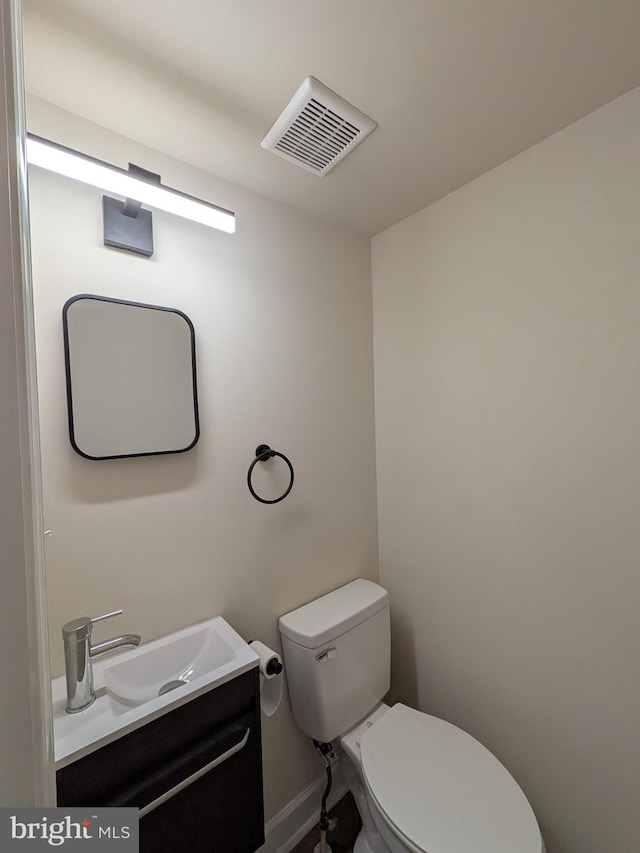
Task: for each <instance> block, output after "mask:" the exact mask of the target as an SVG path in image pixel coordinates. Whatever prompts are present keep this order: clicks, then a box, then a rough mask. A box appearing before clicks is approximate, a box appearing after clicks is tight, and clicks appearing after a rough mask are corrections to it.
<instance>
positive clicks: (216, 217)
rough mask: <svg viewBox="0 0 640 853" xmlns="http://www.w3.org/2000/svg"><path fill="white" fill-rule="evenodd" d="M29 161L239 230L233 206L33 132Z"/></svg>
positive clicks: (158, 207)
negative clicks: (148, 177)
mask: <svg viewBox="0 0 640 853" xmlns="http://www.w3.org/2000/svg"><path fill="white" fill-rule="evenodd" d="M27 162H28V163H29V164H30V165H33V166H40V167H41V168H43V169H48V170H49V171H51V172H57V173H58V174H59V175H65V176H66V177H68V178H73V179H74V180H76V181H82V183H85V184H90V185H91V186H93V187H98V189H101V190H106V191H107V192H112V193H116V195H120V196H124V198H128V199H134V200H135V201H139V202H141V203H142V204H146V205H148V206H149V207H153V208H156V210H164V211H166V212H167V213H173V214H175V215H176V216H182V217H183V218H184V219H190V220H192V221H193V222H200V223H202V225H208V226H209V228H217V229H218V230H220V231H226V232H227V234H233V233H234V231H235V230H236V217H235V214H234V213H232V212H231V211H230V210H225V209H224V208H223V207H217V206H216V205H215V204H209V203H208V202H206V201H201V200H200V199H198V198H194V197H193V196H190V195H187V194H186V193H182V192H180V191H179V190H174V189H171V188H170V187H164V186H162V185H161V184H156V183H149V182H148V181H146V180H144V179H143V178H138V177H134V176H133V175H132V174H131V173H130V172H127V170H126V169H120V168H119V167H118V166H111V165H110V164H109V163H105V162H103V161H102V160H96V159H94V158H93V157H89V156H87V155H86V154H81V153H80V152H79V151H74V150H73V149H72V148H66V147H65V146H64V145H58V144H57V143H56V142H50V141H49V140H48V139H43V138H42V137H40V136H34V135H33V134H31V133H29V134H27Z"/></svg>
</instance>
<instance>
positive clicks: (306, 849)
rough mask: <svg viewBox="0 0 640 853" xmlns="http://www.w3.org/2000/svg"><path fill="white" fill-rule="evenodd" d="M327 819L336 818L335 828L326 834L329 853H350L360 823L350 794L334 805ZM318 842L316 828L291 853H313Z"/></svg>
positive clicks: (318, 830)
mask: <svg viewBox="0 0 640 853" xmlns="http://www.w3.org/2000/svg"><path fill="white" fill-rule="evenodd" d="M329 817H332V818H336V819H337V821H338V822H337V824H336V828H335V829H333V830H331V832H328V833H327V841H328V842H329V844H330V846H331V853H352V851H353V845H354V842H355V840H356V837H357V835H358V833H359V832H360V827H361V826H362V822H361V821H360V815H359V814H358V810H357V808H356V804H355V802H354V801H353V797H352V796H351V794H345V796H344V797H343V798H342V799H341V800H340V801H339V802H338V803H336V805H335V807H334V808H333V809H331V811H330V812H329ZM319 841H320V829H319V828H318V826H317V825H316V826H314V828H313V829H312V830H311V831H310V832H308V833H307V834H306V835H305V837H304V838H303V839H302V841H300V842H299V843H298V844H296V846H295V847H294V848H293V850H292V851H291V853H313V848H314V847H315V846H316V844H318V842H319Z"/></svg>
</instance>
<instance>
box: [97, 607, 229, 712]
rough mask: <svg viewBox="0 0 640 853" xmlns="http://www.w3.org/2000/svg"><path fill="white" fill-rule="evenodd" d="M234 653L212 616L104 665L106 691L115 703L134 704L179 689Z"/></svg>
mask: <svg viewBox="0 0 640 853" xmlns="http://www.w3.org/2000/svg"><path fill="white" fill-rule="evenodd" d="M224 624H225V625H226V622H225V623H224ZM234 657H235V653H234V650H233V648H232V647H231V646H230V645H229V643H228V642H227V641H226V640H225V639H224V637H223V636H222V634H221V632H220V630H219V624H218V621H217V620H215V619H214V620H211V621H210V622H208V623H205V624H202V625H195V626H193V627H192V628H186V629H185V630H184V631H179V632H178V633H177V634H172V635H171V636H169V637H164V638H163V639H161V640H156V641H155V642H154V643H149V645H148V646H142V647H141V648H138V649H136V650H135V651H133V652H131V654H128V655H126V656H124V657H123V659H122V660H118V661H114V662H113V663H110V664H109V665H108V666H105V668H104V669H103V671H102V674H103V677H104V684H105V687H106V688H107V693H108V694H109V695H110V696H112V697H113V698H114V699H115V700H116V703H122V704H123V705H125V706H127V707H128V708H135V707H136V706H137V705H142V704H143V703H144V702H150V701H151V700H152V699H157V698H158V696H161V695H164V694H165V693H169V692H170V691H171V690H174V689H176V690H181V691H183V690H184V689H185V688H186V687H188V686H189V685H190V684H191V682H193V681H196V680H197V679H199V678H206V677H207V675H208V674H209V673H214V672H216V671H217V670H219V669H220V668H221V667H224V666H225V665H226V664H228V663H229V662H230V661H232V660H233V659H234ZM171 698H174V697H171ZM115 710H116V711H117V712H120V710H121V709H120V708H116V709H115Z"/></svg>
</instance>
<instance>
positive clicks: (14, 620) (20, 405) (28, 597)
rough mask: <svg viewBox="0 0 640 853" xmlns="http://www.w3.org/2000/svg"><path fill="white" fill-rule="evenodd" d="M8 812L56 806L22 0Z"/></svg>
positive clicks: (3, 34)
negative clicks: (31, 258)
mask: <svg viewBox="0 0 640 853" xmlns="http://www.w3.org/2000/svg"><path fill="white" fill-rule="evenodd" d="M0 62H1V65H2V84H1V85H0V691H1V692H0V696H1V699H0V806H29V805H38V806H51V805H55V773H54V750H53V733H52V712H51V691H50V675H49V654H48V631H47V618H46V592H45V574H44V530H43V513H42V480H41V469H40V441H39V427H38V409H37V406H38V403H37V389H36V366H35V345H34V319H33V317H34V314H33V299H32V290H31V270H30V252H29V215H28V202H27V170H26V158H25V118H24V76H23V67H22V0H0Z"/></svg>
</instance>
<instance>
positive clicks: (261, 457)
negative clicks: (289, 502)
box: [247, 444, 293, 504]
mask: <svg viewBox="0 0 640 853" xmlns="http://www.w3.org/2000/svg"><path fill="white" fill-rule="evenodd" d="M274 456H279V457H280V459H284V461H285V462H286V463H287V465H288V466H289V473H290V475H291V480H290V481H289V485H288V486H287V489H286V491H284V492H283V494H281V495H280V497H279V498H275V499H274V500H272V501H268V500H266V498H261V497H260V495H257V494H256V493H255V490H254V488H253V485H252V483H251V475H252V473H253V469H254V468H255V466H256V462H266V461H267V460H269V459H272V458H273V457H274ZM247 486H249V491H250V492H251V494H252V495H253V497H254V498H255V499H256V500H257V501H260V503H261V504H277V503H280V501H283V500H284V499H285V498H286V496H287V495H288V494H289V492H290V491H291V489H292V488H293V465H292V464H291V462H289V460H288V459H287V457H286V456H285V455H284V453H279V452H278V451H277V450H272V449H271V448H270V447H269V445H268V444H259V445H258V446H257V447H256V458H255V459H254V460H253V462H252V463H251V465H249V471H248V472H247Z"/></svg>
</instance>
